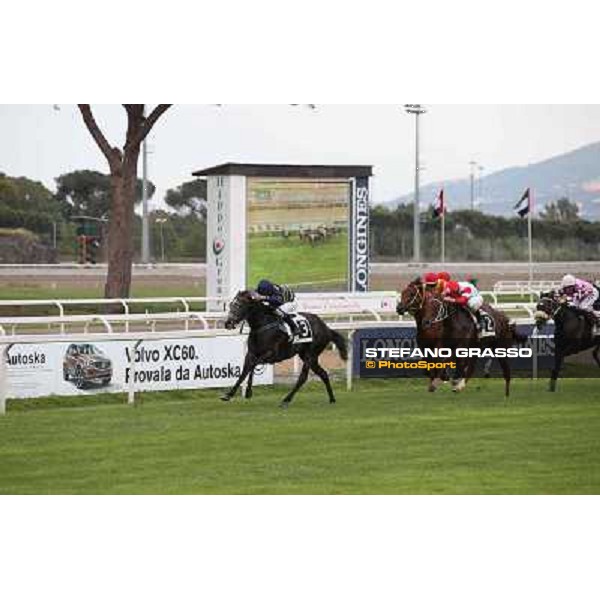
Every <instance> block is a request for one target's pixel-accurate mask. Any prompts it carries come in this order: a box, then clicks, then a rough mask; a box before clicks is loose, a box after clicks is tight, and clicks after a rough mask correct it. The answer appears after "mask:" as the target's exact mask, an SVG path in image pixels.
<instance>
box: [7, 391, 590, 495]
mask: <svg viewBox="0 0 600 600" xmlns="http://www.w3.org/2000/svg"><path fill="white" fill-rule="evenodd" d="M335 387H336V391H337V395H338V403H337V405H335V406H330V405H329V404H327V403H326V401H325V400H324V391H323V390H322V388H321V386H320V384H317V383H310V384H309V385H307V386H306V388H305V389H304V390H303V391H302V392H300V394H299V395H298V396H297V397H296V401H295V402H294V403H293V404H292V406H291V407H290V409H289V410H287V411H284V410H281V409H279V408H278V407H277V404H278V400H279V399H280V398H281V396H282V394H283V391H284V389H287V386H285V387H284V386H276V387H274V388H270V389H267V388H257V390H256V395H255V397H254V399H252V400H250V401H246V400H240V399H237V400H236V401H234V402H232V403H230V404H225V403H222V402H221V401H219V400H218V399H217V396H218V391H215V390H211V391H202V392H198V391H196V392H189V391H186V392H169V393H158V394H144V395H143V398H144V404H143V405H142V406H139V407H137V408H132V407H128V406H126V405H123V404H122V402H123V396H122V395H113V396H104V397H100V396H99V397H97V398H96V397H92V398H90V397H87V398H86V399H81V398H76V399H48V400H36V401H26V402H23V401H13V402H11V403H10V405H9V411H8V414H7V415H6V416H5V417H2V418H0V493H3V494H19V493H25V494H29V493H39V494H44V493H55V494H58V493H64V494H103V493H107V494H108V493H113V494H137V493H166V494H171V493H181V494H183V493H196V494H212V493H228V494H229V493H232V494H233V493H254V494H262V493H265V494H267V493H272V494H281V493H295V494H308V493H314V494H324V493H352V494H354V493H362V494H377V493H380V494H388V493H398V494H403V493H409V494H431V493H445V494H455V493H457V494H458V493H460V494H478V493H486V494H591V493H595V494H597V493H600V436H599V435H598V433H599V432H600V409H599V399H598V381H597V380H592V379H588V380H565V381H562V382H560V391H559V392H557V393H556V394H550V393H548V392H546V391H545V389H546V381H539V382H537V383H535V384H534V383H531V382H529V381H524V380H518V381H514V382H513V396H512V397H511V398H510V399H509V400H507V401H506V400H504V399H503V398H502V395H501V383H500V382H499V381H497V380H487V381H474V382H471V386H470V388H469V389H468V390H467V391H466V392H465V393H463V394H462V395H460V396H457V395H453V394H451V392H450V391H449V390H447V389H444V390H441V391H439V392H438V393H436V394H428V393H426V392H425V391H424V382H422V381H419V382H406V381H362V382H357V385H356V388H355V391H353V392H352V393H347V392H345V391H341V389H340V388H341V387H342V386H341V383H337V384H336V386H335ZM107 402H108V403H107Z"/></svg>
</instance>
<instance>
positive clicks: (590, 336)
mask: <svg viewBox="0 0 600 600" xmlns="http://www.w3.org/2000/svg"><path fill="white" fill-rule="evenodd" d="M550 319H553V320H554V367H553V369H552V372H551V373H550V391H551V392H555V391H556V382H557V380H558V377H559V375H560V370H561V368H562V366H563V362H564V360H565V357H567V356H571V355H572V354H578V353H579V352H583V351H584V350H589V349H590V348H594V351H593V352H592V356H593V357H594V360H595V361H596V364H597V365H598V366H599V367H600V358H599V357H598V352H599V351H600V335H598V334H596V335H594V322H593V321H594V317H593V316H592V315H590V313H588V312H587V311H585V310H581V309H580V308H576V307H575V306H570V305H569V303H568V301H567V299H566V298H564V297H562V296H561V295H560V294H558V293H557V292H547V293H544V294H542V295H541V296H540V300H539V302H538V304H537V306H536V314H535V324H536V327H538V328H539V327H542V326H543V325H545V324H546V322H547V321H549V320H550Z"/></svg>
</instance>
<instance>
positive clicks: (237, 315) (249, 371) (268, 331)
mask: <svg viewBox="0 0 600 600" xmlns="http://www.w3.org/2000/svg"><path fill="white" fill-rule="evenodd" d="M300 314H301V315H302V316H304V317H306V318H307V319H308V321H309V323H310V326H311V328H312V342H308V343H304V344H293V343H291V342H290V341H289V337H288V334H287V332H285V331H284V330H283V329H282V327H281V323H280V321H279V319H278V318H277V317H276V316H275V315H274V314H273V313H272V311H271V309H270V308H269V307H267V306H265V305H264V304H263V303H262V302H261V300H260V299H259V298H257V297H256V294H255V293H254V292H251V291H242V292H238V294H237V295H236V297H235V298H234V300H233V301H232V302H231V304H230V306H229V314H228V315H227V319H226V320H225V327H226V328H227V329H234V328H235V327H237V326H238V325H239V324H240V323H243V322H244V321H246V322H247V323H248V325H249V327H250V334H249V336H248V352H247V353H246V358H245V359H244V367H243V369H242V373H241V375H240V376H239V378H238V380H237V381H236V382H235V385H234V386H233V387H232V388H231V389H230V390H229V391H228V392H227V393H226V394H224V395H223V396H221V399H222V400H225V401H228V400H231V398H233V396H234V395H235V394H236V392H237V391H238V388H239V387H240V385H241V384H242V382H243V381H244V380H245V379H246V377H248V384H247V387H246V398H251V397H252V377H253V374H254V368H255V367H257V366H258V365H264V364H275V363H278V362H281V361H283V360H286V359H288V358H291V357H293V356H295V355H298V356H299V357H300V359H301V360H302V370H301V371H300V376H299V377H298V381H297V382H296V384H295V385H294V387H293V388H292V389H291V390H290V392H289V393H288V394H287V396H285V398H284V399H283V400H282V401H281V404H280V406H281V407H282V408H287V407H288V406H289V404H290V402H291V401H292V399H293V398H294V395H295V394H296V392H297V391H298V390H299V389H300V388H301V387H302V386H303V385H304V384H305V383H306V380H307V379H308V372H309V370H311V369H312V371H313V372H314V373H315V374H316V375H317V376H318V377H319V378H320V379H321V381H322V382H323V384H324V385H325V388H326V389H327V395H328V396H329V402H330V403H332V404H333V403H334V402H335V396H334V395H333V390H332V388H331V383H330V381H329V375H328V374H327V371H325V369H324V368H323V367H322V366H321V365H320V364H319V356H320V355H321V353H322V352H323V351H324V350H325V349H326V348H327V346H328V345H329V344H331V343H333V344H334V345H335V346H336V348H337V349H338V351H339V353H340V356H341V357H342V359H343V360H347V358H348V351H347V348H346V340H345V339H344V337H343V336H342V335H340V334H339V333H338V332H337V331H333V330H332V329H329V327H327V325H326V324H325V323H324V322H323V320H322V319H320V318H319V317H317V315H313V314H311V313H300Z"/></svg>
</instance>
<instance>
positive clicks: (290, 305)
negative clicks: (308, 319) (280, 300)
mask: <svg viewBox="0 0 600 600" xmlns="http://www.w3.org/2000/svg"><path fill="white" fill-rule="evenodd" d="M296 308H297V307H296V303H295V302H286V303H285V304H282V305H281V306H280V307H279V310H280V311H282V312H284V313H288V314H292V313H295V312H296Z"/></svg>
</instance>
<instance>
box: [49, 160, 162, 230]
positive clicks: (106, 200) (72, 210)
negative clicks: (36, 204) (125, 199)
mask: <svg viewBox="0 0 600 600" xmlns="http://www.w3.org/2000/svg"><path fill="white" fill-rule="evenodd" d="M56 185H57V191H56V199H57V201H58V202H59V204H60V208H61V212H62V214H63V215H64V217H65V218H66V219H70V218H71V217H74V216H81V215H86V216H90V217H96V218H98V219H101V218H108V216H109V213H110V203H111V187H110V186H111V181H110V175H107V174H105V173H99V172H98V171H89V170H83V171H72V172H71V173H65V174H64V175H61V176H60V177H57V178H56ZM155 191H156V188H155V186H154V184H153V183H152V182H151V181H148V198H151V197H152V196H153V195H154V192H155ZM141 200H142V180H141V179H138V180H137V184H136V193H135V203H136V204H138V203H139V202H141Z"/></svg>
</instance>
